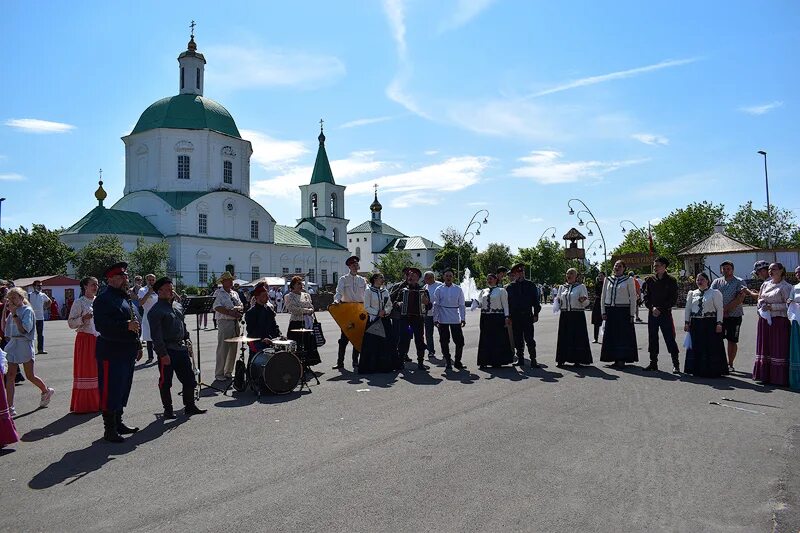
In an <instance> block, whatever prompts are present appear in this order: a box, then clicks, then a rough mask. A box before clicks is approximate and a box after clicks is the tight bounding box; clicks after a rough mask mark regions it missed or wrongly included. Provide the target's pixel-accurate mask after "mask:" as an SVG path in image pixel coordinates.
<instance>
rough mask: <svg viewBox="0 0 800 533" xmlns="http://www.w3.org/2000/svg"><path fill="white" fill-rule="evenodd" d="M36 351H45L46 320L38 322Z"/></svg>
mask: <svg viewBox="0 0 800 533" xmlns="http://www.w3.org/2000/svg"><path fill="white" fill-rule="evenodd" d="M36 351H37V352H43V351H44V320H37V321H36Z"/></svg>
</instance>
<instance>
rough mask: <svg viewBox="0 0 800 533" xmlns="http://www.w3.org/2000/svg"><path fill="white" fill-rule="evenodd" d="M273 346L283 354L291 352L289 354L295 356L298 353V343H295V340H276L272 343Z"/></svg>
mask: <svg viewBox="0 0 800 533" xmlns="http://www.w3.org/2000/svg"><path fill="white" fill-rule="evenodd" d="M272 346H274V347H275V350H276V351H283V352H289V353H294V354H296V353H297V341H293V340H285V341H284V340H280V339H274V340H273V341H272Z"/></svg>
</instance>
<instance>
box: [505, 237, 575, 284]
mask: <svg viewBox="0 0 800 533" xmlns="http://www.w3.org/2000/svg"><path fill="white" fill-rule="evenodd" d="M514 262H516V263H523V264H525V275H526V276H527V277H528V279H530V280H532V281H534V282H536V283H546V284H549V285H552V284H555V283H563V282H564V273H565V272H566V271H567V269H568V268H570V266H574V265H573V263H576V262H573V261H568V260H567V258H566V257H564V249H563V248H562V247H561V245H560V244H559V243H557V242H553V241H549V240H546V239H543V240H541V241H539V242H538V243H537V244H536V246H532V247H530V248H520V249H519V253H517V256H516V258H515V261H514ZM576 268H577V266H576Z"/></svg>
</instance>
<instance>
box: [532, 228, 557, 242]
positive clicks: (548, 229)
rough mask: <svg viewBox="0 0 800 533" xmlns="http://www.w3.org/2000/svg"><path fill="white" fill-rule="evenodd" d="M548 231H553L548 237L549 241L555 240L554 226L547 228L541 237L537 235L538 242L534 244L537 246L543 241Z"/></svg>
mask: <svg viewBox="0 0 800 533" xmlns="http://www.w3.org/2000/svg"><path fill="white" fill-rule="evenodd" d="M550 230H553V234H552V235H550V238H551V239H555V238H556V227H555V226H550V227H549V228H547V229H546V230H544V231H543V232H542V234H541V235H539V240H538V241H536V244H539V243H540V242H541V241H542V239H544V234H545V233H547V232H548V231H550Z"/></svg>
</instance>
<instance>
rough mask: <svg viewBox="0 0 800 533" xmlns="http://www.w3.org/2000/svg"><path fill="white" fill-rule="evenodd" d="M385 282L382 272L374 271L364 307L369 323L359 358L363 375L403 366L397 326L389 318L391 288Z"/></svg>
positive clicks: (360, 371) (365, 294) (359, 369)
mask: <svg viewBox="0 0 800 533" xmlns="http://www.w3.org/2000/svg"><path fill="white" fill-rule="evenodd" d="M383 281H384V280H383V274H381V273H380V272H374V273H373V274H372V276H370V278H369V283H370V284H369V285H368V286H367V290H366V291H365V292H364V309H366V311H367V315H368V323H367V329H366V330H365V331H364V339H363V341H362V342H361V355H360V357H359V361H358V372H359V373H360V374H369V373H372V372H394V371H396V370H398V369H400V367H401V366H402V364H401V361H400V357H399V355H398V354H397V341H396V339H395V336H394V328H393V327H392V322H391V320H390V319H389V314H390V313H391V312H392V300H391V298H390V297H389V291H388V290H387V289H386V288H385V287H384V286H383Z"/></svg>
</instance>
